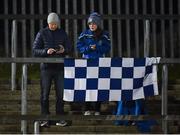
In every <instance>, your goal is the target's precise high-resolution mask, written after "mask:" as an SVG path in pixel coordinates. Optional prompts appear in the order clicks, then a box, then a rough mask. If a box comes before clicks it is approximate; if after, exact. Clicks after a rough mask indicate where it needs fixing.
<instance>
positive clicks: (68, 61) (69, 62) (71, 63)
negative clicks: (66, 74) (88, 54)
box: [64, 58, 75, 67]
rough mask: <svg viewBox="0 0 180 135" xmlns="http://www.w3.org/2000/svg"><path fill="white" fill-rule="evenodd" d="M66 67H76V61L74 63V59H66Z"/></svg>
mask: <svg viewBox="0 0 180 135" xmlns="http://www.w3.org/2000/svg"><path fill="white" fill-rule="evenodd" d="M64 65H66V67H74V66H75V61H74V59H73V58H69V59H66V60H65V61H64Z"/></svg>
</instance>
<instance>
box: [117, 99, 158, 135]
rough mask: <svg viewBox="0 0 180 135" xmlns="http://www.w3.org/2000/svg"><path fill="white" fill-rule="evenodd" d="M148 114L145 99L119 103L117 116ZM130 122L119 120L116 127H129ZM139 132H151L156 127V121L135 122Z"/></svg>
mask: <svg viewBox="0 0 180 135" xmlns="http://www.w3.org/2000/svg"><path fill="white" fill-rule="evenodd" d="M144 114H147V110H146V107H145V101H144V100H143V99H139V100H135V101H118V106H117V112H116V115H144ZM129 124H130V123H129V121H128V120H117V121H115V125H129ZM135 124H136V125H137V127H138V129H139V131H141V132H144V133H146V132H150V126H152V125H155V124H156V122H155V121H154V120H143V121H135Z"/></svg>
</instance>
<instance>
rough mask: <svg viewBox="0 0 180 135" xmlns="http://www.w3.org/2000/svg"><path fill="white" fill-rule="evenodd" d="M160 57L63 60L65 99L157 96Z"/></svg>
mask: <svg viewBox="0 0 180 135" xmlns="http://www.w3.org/2000/svg"><path fill="white" fill-rule="evenodd" d="M159 61H160V58H155V57H152V58H99V59H88V60H87V59H73V58H67V59H65V60H64V96H63V99H64V101H72V102H76V101H77V102H86V101H120V100H123V101H130V100H136V99H142V98H146V97H148V96H154V95H158V85H157V70H156V68H157V66H156V64H158V63H159Z"/></svg>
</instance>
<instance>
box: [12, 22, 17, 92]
mask: <svg viewBox="0 0 180 135" xmlns="http://www.w3.org/2000/svg"><path fill="white" fill-rule="evenodd" d="M16 55H17V21H16V20H13V22H12V37H11V57H12V58H16ZM15 89H16V63H11V90H12V91H13V90H15Z"/></svg>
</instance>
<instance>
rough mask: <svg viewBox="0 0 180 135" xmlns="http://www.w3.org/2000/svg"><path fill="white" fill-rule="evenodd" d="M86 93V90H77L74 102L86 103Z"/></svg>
mask: <svg viewBox="0 0 180 135" xmlns="http://www.w3.org/2000/svg"><path fill="white" fill-rule="evenodd" d="M85 95H86V91H85V90H75V91H74V101H81V102H83V101H85V97H86V96H85Z"/></svg>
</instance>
